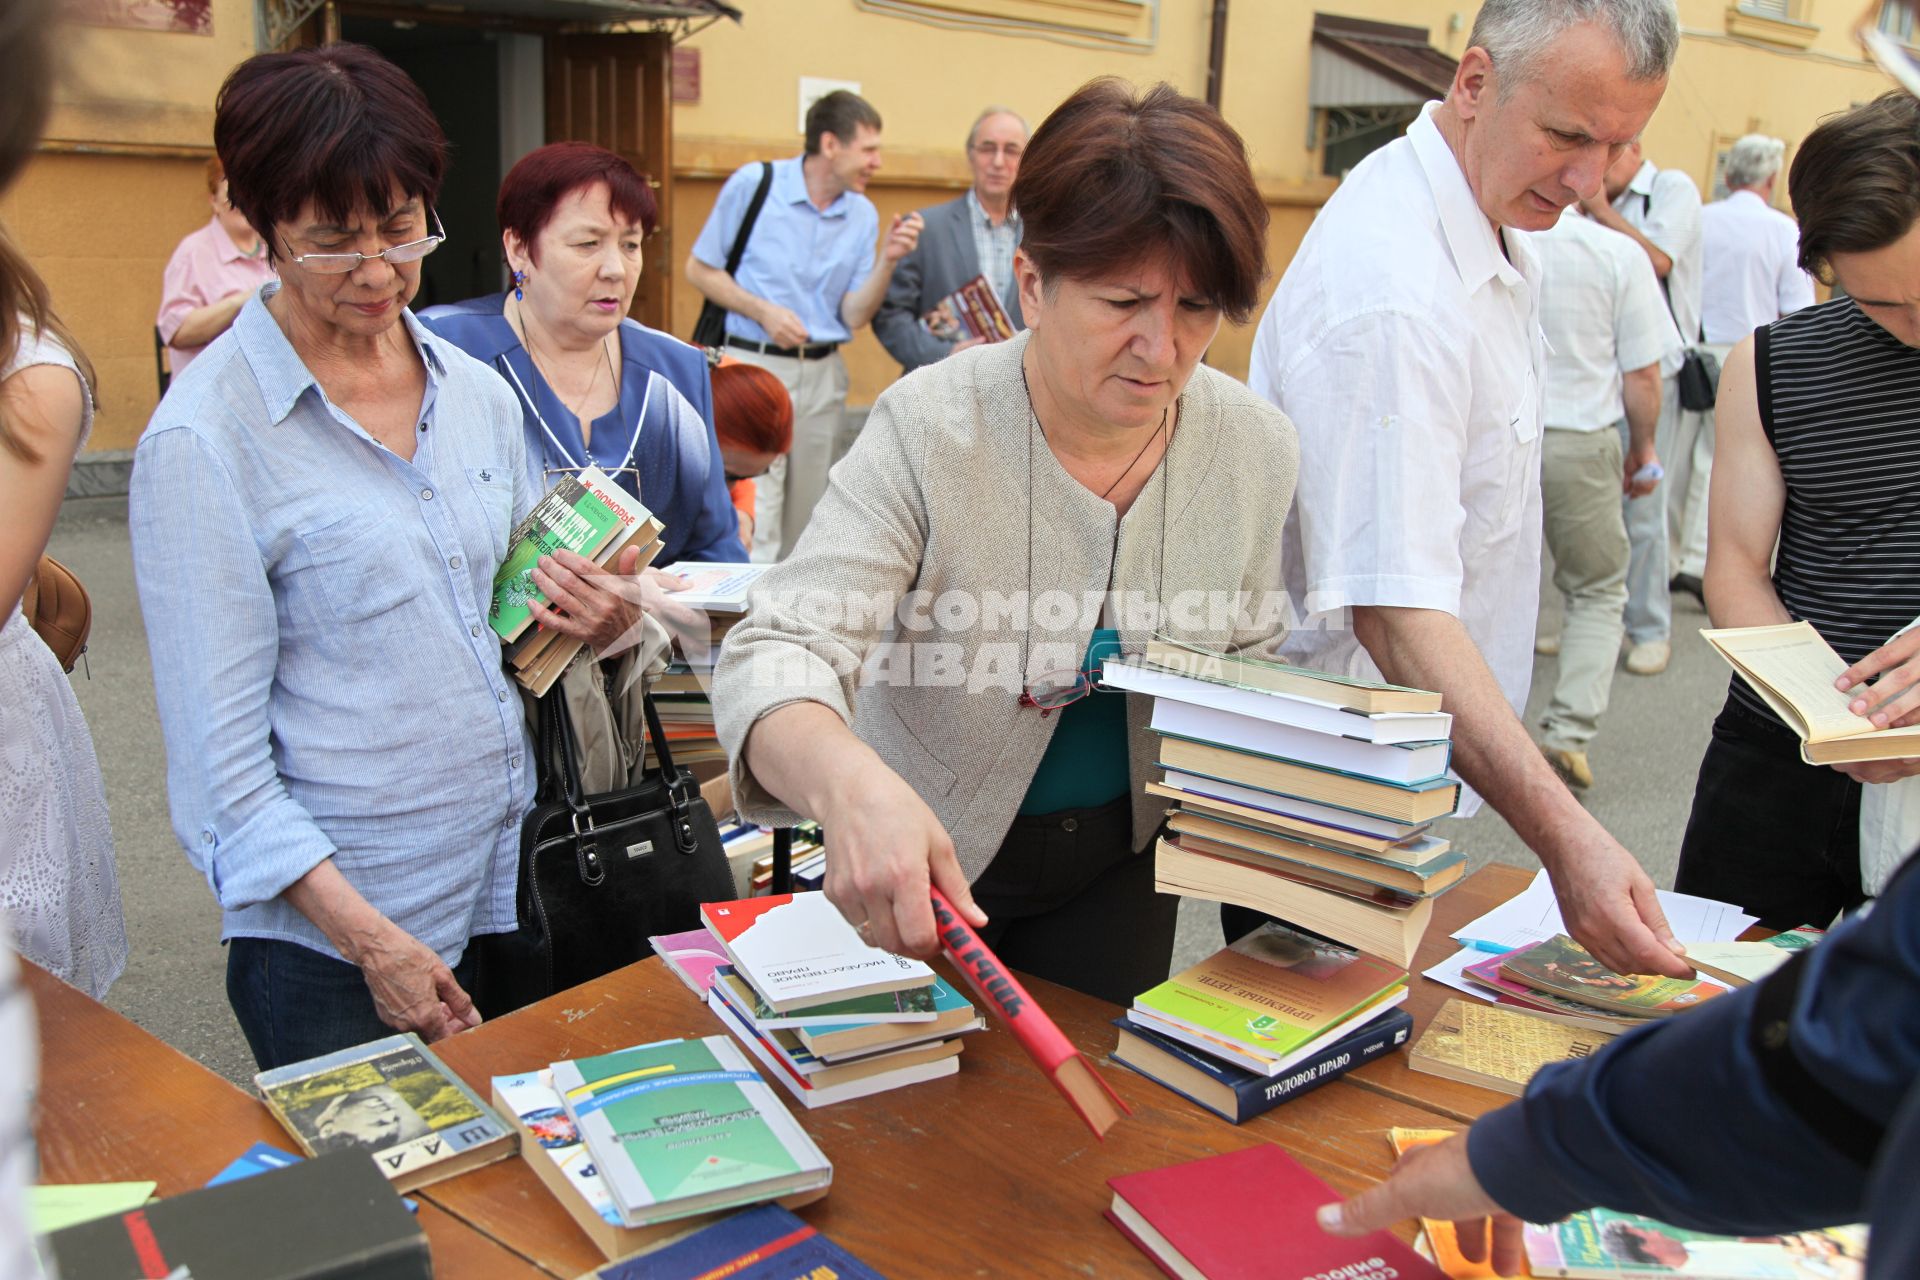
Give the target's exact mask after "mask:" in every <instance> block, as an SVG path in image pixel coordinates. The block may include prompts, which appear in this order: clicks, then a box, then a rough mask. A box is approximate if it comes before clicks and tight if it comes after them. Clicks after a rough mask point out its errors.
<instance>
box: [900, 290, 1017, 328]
mask: <svg viewBox="0 0 1920 1280" xmlns="http://www.w3.org/2000/svg"><path fill="white" fill-rule="evenodd" d="M920 319H921V320H922V322H923V323H925V324H926V326H927V331H928V332H929V333H931V334H932V335H933V336H934V337H936V338H940V339H943V340H945V341H947V342H964V341H967V340H968V339H972V338H978V339H980V340H982V341H985V342H1005V341H1006V340H1007V339H1008V338H1011V337H1012V336H1013V335H1014V328H1013V321H1012V320H1010V319H1008V318H1007V311H1006V308H1005V307H1003V306H1001V305H1000V295H999V294H998V293H996V292H994V288H993V285H992V284H990V283H988V281H987V278H986V277H985V276H975V277H974V278H973V279H971V280H969V281H967V282H966V283H965V284H963V285H961V286H960V287H959V288H958V289H955V290H954V291H953V292H952V293H950V294H948V295H947V296H946V297H944V298H942V299H941V300H940V301H939V302H938V303H936V304H935V305H934V308H933V310H931V311H929V312H927V314H926V315H924V316H922V317H920Z"/></svg>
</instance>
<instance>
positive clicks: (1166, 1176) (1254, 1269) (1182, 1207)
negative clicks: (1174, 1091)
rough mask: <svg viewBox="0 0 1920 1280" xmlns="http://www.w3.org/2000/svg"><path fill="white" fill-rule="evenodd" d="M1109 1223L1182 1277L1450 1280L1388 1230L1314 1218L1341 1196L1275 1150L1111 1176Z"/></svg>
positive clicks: (1183, 1279) (1248, 1151)
mask: <svg viewBox="0 0 1920 1280" xmlns="http://www.w3.org/2000/svg"><path fill="white" fill-rule="evenodd" d="M1107 1185H1108V1186H1110V1187H1112V1188H1113V1207H1112V1208H1110V1209H1108V1210H1107V1220H1108V1221H1109V1222H1111V1223H1113V1225H1114V1226H1116V1227H1118V1228H1120V1231H1121V1234H1123V1235H1125V1236H1126V1237H1127V1239H1129V1240H1131V1241H1133V1242H1134V1243H1135V1244H1136V1245H1138V1246H1140V1249H1141V1250H1142V1251H1143V1252H1144V1253H1145V1254H1146V1255H1147V1256H1148V1257H1150V1258H1152V1259H1153V1260H1154V1261H1155V1262H1156V1263H1158V1264H1159V1266H1160V1269H1161V1270H1162V1271H1164V1272H1166V1273H1167V1274H1168V1275H1170V1276H1174V1277H1177V1278H1178V1280H1194V1277H1199V1278H1200V1280H1314V1277H1319V1276H1327V1275H1337V1276H1341V1277H1351V1280H1388V1278H1389V1277H1397V1278H1398V1280H1446V1277H1445V1276H1444V1275H1443V1274H1442V1273H1441V1272H1440V1271H1438V1270H1437V1269H1435V1267H1434V1265H1433V1264H1432V1263H1431V1262H1428V1261H1427V1260H1426V1259H1425V1258H1422V1257H1420V1256H1419V1255H1418V1254H1416V1253H1415V1252H1414V1251H1413V1250H1411V1249H1409V1248H1407V1246H1406V1245H1404V1244H1401V1243H1400V1241H1399V1240H1398V1239H1396V1238H1395V1237H1394V1236H1393V1235H1391V1234H1390V1233H1388V1232H1385V1231H1376V1232H1374V1233H1373V1234H1372V1235H1369V1236H1360V1237H1358V1238H1357V1239H1346V1238H1343V1237H1340V1236H1330V1235H1328V1234H1327V1233H1326V1232H1324V1231H1322V1230H1321V1229H1320V1224H1319V1223H1318V1222H1316V1221H1315V1220H1314V1216H1313V1215H1314V1212H1315V1211H1316V1210H1318V1209H1319V1208H1320V1206H1321V1205H1323V1204H1330V1203H1332V1202H1333V1201H1335V1200H1338V1199H1339V1198H1340V1197H1339V1196H1338V1195H1336V1194H1334V1192H1333V1191H1332V1190H1331V1189H1330V1188H1328V1186H1327V1184H1326V1183H1324V1182H1322V1181H1320V1179H1318V1178H1316V1177H1314V1176H1313V1175H1312V1174H1311V1173H1308V1172H1307V1171H1306V1170H1305V1169H1303V1168H1301V1167H1300V1165H1299V1164H1298V1163H1296V1162H1295V1161H1294V1159H1293V1157H1292V1156H1289V1155H1288V1154H1287V1153H1286V1152H1284V1151H1282V1150H1281V1149H1280V1148H1278V1147H1275V1146H1258V1147H1247V1148H1245V1149H1244V1150H1240V1151H1230V1152H1227V1153H1226V1154H1225V1155H1217V1156H1208V1157H1207V1158H1206V1159H1204V1160H1190V1161H1188V1162H1187V1163H1186V1164H1176V1165H1169V1166H1167V1167H1166V1168H1164V1169H1148V1170H1146V1171H1144V1172H1141V1173H1129V1174H1124V1175H1122V1176H1120V1177H1118V1178H1109V1179H1107Z"/></svg>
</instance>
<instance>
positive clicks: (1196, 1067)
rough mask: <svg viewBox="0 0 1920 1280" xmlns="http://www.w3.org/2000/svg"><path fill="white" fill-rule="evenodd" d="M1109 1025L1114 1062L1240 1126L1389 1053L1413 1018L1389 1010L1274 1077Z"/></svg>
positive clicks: (1129, 1024) (1144, 1031) (1148, 1032)
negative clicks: (1114, 1038)
mask: <svg viewBox="0 0 1920 1280" xmlns="http://www.w3.org/2000/svg"><path fill="white" fill-rule="evenodd" d="M1113 1025H1114V1026H1116V1027H1118V1028H1119V1029H1120V1037H1119V1041H1118V1042H1117V1043H1116V1044H1115V1045H1114V1047H1113V1052H1112V1054H1111V1055H1109V1056H1110V1057H1112V1058H1113V1060H1114V1061H1115V1062H1118V1063H1120V1064H1121V1065H1122V1066H1124V1067H1127V1068H1129V1069H1130V1070H1133V1071H1135V1072H1138V1073H1139V1074H1140V1075H1143V1076H1145V1077H1147V1078H1148V1079H1149V1080H1153V1081H1155V1082H1157V1083H1159V1084H1162V1085H1165V1086H1166V1087H1167V1088H1169V1089H1171V1090H1173V1091H1174V1092H1175V1093H1177V1094H1179V1095H1180V1096H1181V1097H1183V1098H1186V1099H1188V1100H1189V1101H1192V1102H1194V1103H1197V1104H1199V1105H1200V1106H1202V1107H1205V1108H1206V1109H1207V1110H1209V1111H1211V1112H1213V1113H1214V1114H1215V1115H1217V1116H1219V1117H1220V1118H1221V1119H1223V1120H1229V1121H1232V1122H1233V1123H1234V1124H1240V1123H1242V1122H1244V1121H1247V1120H1251V1119H1253V1117H1255V1116H1257V1115H1262V1114H1264V1113H1266V1112H1268V1111H1271V1110H1273V1109H1274V1108H1275V1107H1277V1106H1279V1105H1280V1104H1281V1103H1283V1102H1287V1101H1290V1100H1291V1099H1293V1098H1297V1097H1299V1096H1300V1095H1301V1094H1303V1093H1308V1092H1311V1091H1312V1090H1314V1089H1317V1088H1319V1087H1320V1086H1321V1085H1323V1084H1326V1083H1327V1082H1328V1081H1330V1080H1337V1079H1339V1078H1340V1077H1341V1076H1343V1075H1345V1074H1346V1073H1347V1072H1349V1071H1351V1070H1353V1069H1354V1068H1355V1067H1357V1066H1360V1065H1361V1064H1363V1063H1366V1062H1371V1061H1373V1059H1375V1058H1377V1057H1379V1056H1380V1055H1382V1054H1384V1053H1391V1052H1392V1051H1393V1050H1395V1049H1397V1048H1399V1047H1400V1046H1401V1045H1403V1044H1405V1043H1406V1041H1407V1037H1408V1035H1409V1034H1410V1033H1411V1032H1412V1029H1413V1016H1412V1015H1411V1014H1409V1013H1408V1012H1407V1011H1406V1010H1404V1009H1392V1010H1389V1011H1388V1012H1387V1013H1385V1014H1383V1015H1382V1016H1381V1017H1379V1018H1374V1019H1370V1020H1367V1021H1366V1022H1364V1023H1362V1024H1361V1025H1359V1026H1357V1027H1355V1028H1354V1031H1353V1033H1352V1034H1351V1035H1348V1036H1346V1037H1344V1038H1342V1039H1340V1040H1336V1041H1335V1042H1334V1043H1332V1044H1330V1045H1328V1046H1326V1047H1325V1048H1324V1049H1321V1050H1320V1051H1319V1052H1318V1053H1315V1054H1312V1055H1310V1056H1309V1057H1307V1058H1304V1059H1302V1060H1301V1061H1299V1062H1296V1063H1294V1064H1293V1065H1292V1066H1290V1067H1287V1068H1285V1069H1284V1070H1283V1071H1282V1072H1281V1073H1280V1074H1279V1075H1278V1076H1268V1075H1263V1074H1261V1073H1260V1072H1257V1071H1249V1070H1247V1069H1245V1068H1243V1067H1237V1066H1234V1065H1233V1064H1232V1063H1230V1062H1226V1061H1223V1060H1221V1059H1219V1058H1215V1057H1214V1056H1213V1055H1211V1054H1208V1053H1203V1052H1201V1051H1200V1050H1198V1049H1195V1048H1193V1047H1191V1046H1189V1045H1186V1044H1183V1043H1181V1042H1180V1041H1178V1040H1175V1039H1174V1038H1173V1037H1171V1036H1165V1035H1161V1034H1160V1033H1159V1032H1158V1031H1155V1030H1153V1029H1152V1028H1150V1027H1146V1026H1143V1025H1141V1024H1140V1023H1138V1022H1134V1021H1131V1020H1130V1019H1127V1018H1115V1019H1114V1020H1113Z"/></svg>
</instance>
